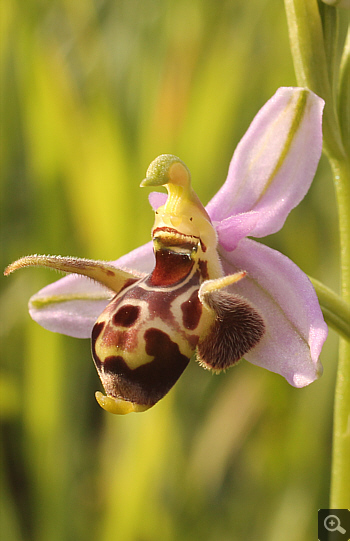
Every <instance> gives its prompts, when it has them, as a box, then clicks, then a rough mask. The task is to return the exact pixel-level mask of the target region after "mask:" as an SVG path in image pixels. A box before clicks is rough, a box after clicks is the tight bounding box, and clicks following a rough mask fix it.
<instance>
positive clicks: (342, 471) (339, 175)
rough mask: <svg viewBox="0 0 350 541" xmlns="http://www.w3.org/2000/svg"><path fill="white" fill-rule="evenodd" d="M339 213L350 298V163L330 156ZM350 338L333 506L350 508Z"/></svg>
mask: <svg viewBox="0 0 350 541" xmlns="http://www.w3.org/2000/svg"><path fill="white" fill-rule="evenodd" d="M329 161H330V164H331V167H332V171H333V176H334V184H335V188H336V196H337V203H338V214H339V230H340V255H341V285H342V297H343V299H344V301H345V302H347V303H349V302H350V211H349V209H350V163H349V161H348V160H347V159H346V158H344V159H342V160H336V159H334V158H332V157H331V156H329ZM349 457H350V342H349V341H347V340H345V339H341V340H340V345H339V361H338V371H337V382H336V389H335V398H334V423H333V457H332V478H331V498H330V506H331V508H332V509H348V508H350V490H349V487H350V459H349Z"/></svg>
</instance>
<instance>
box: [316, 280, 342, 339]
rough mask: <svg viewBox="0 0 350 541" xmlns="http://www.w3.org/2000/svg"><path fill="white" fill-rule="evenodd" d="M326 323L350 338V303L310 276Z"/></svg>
mask: <svg viewBox="0 0 350 541" xmlns="http://www.w3.org/2000/svg"><path fill="white" fill-rule="evenodd" d="M310 280H311V282H312V285H313V286H314V288H315V290H316V293H317V297H318V300H319V303H320V306H321V309H322V312H323V316H324V318H325V321H326V323H327V325H329V326H330V327H332V328H333V329H334V330H335V331H336V332H337V333H339V334H340V335H341V336H343V337H344V338H346V339H347V340H350V304H348V303H347V302H345V301H344V300H343V299H342V298H341V297H339V295H337V294H336V293H334V291H332V290H331V289H329V288H328V287H327V286H325V285H324V284H322V283H321V282H319V281H318V280H316V279H315V278H311V277H310Z"/></svg>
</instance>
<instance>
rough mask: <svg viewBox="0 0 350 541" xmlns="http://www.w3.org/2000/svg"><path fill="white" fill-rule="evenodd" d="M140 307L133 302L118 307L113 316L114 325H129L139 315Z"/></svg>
mask: <svg viewBox="0 0 350 541" xmlns="http://www.w3.org/2000/svg"><path fill="white" fill-rule="evenodd" d="M140 311H141V309H140V307H139V306H134V305H133V304H126V305H124V306H122V307H121V308H119V310H118V311H117V313H116V314H114V316H113V323H114V325H117V326H120V327H131V326H132V325H133V324H134V323H135V321H137V319H138V317H139V315H140Z"/></svg>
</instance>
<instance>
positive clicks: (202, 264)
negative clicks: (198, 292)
mask: <svg viewBox="0 0 350 541" xmlns="http://www.w3.org/2000/svg"><path fill="white" fill-rule="evenodd" d="M198 266H199V271H200V273H201V276H202V278H203V280H209V273H208V262H207V261H203V260H202V259H199V260H198Z"/></svg>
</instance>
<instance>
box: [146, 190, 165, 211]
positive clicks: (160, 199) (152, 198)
mask: <svg viewBox="0 0 350 541" xmlns="http://www.w3.org/2000/svg"><path fill="white" fill-rule="evenodd" d="M167 197H168V196H167V194H166V193H162V192H151V193H150V194H149V196H148V200H149V202H150V205H151V207H152V208H153V210H157V209H158V208H159V207H161V206H162V205H165V201H166V200H167Z"/></svg>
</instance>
